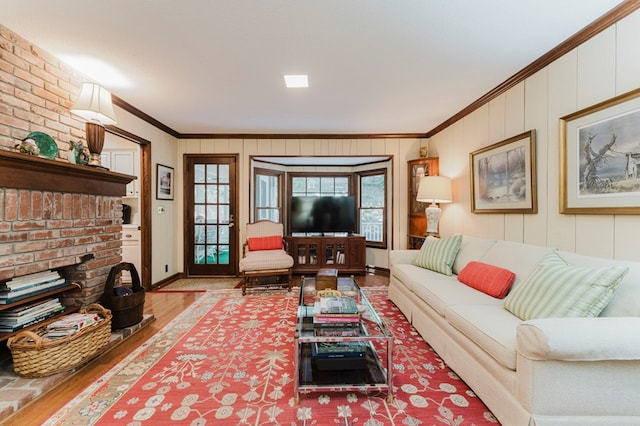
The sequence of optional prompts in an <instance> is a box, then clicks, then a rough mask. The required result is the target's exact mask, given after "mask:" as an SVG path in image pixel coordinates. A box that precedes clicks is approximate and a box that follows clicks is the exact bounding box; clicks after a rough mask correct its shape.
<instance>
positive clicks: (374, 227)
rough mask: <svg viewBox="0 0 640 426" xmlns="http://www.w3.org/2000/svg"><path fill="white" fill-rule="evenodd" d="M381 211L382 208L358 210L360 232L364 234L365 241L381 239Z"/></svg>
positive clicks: (378, 240)
mask: <svg viewBox="0 0 640 426" xmlns="http://www.w3.org/2000/svg"><path fill="white" fill-rule="evenodd" d="M382 213H383V210H382V209H361V210H360V234H361V235H364V236H365V239H366V240H367V241H375V242H382V241H383V232H382V231H383V229H382V226H383V222H384V221H383V217H382Z"/></svg>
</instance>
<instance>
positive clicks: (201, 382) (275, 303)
mask: <svg viewBox="0 0 640 426" xmlns="http://www.w3.org/2000/svg"><path fill="white" fill-rule="evenodd" d="M367 293H368V297H369V299H370V301H371V302H372V304H373V305H374V306H375V307H376V311H377V312H378V314H379V315H380V316H381V317H382V318H383V319H384V321H385V322H386V324H387V327H388V329H389V330H391V332H392V334H393V337H394V349H393V351H394V354H393V356H394V358H393V388H394V392H393V393H394V398H393V400H392V401H391V402H388V401H387V395H386V393H375V392H374V393H369V394H367V393H363V392H318V393H308V394H303V395H301V398H300V401H299V403H298V404H296V402H295V401H296V398H295V395H294V385H293V380H294V376H293V374H294V371H293V356H294V355H293V350H294V346H293V333H294V327H295V318H296V312H297V298H298V296H297V293H296V291H295V289H294V291H292V292H291V293H287V292H282V291H276V292H270V293H269V292H267V293H266V294H265V295H260V294H255V295H249V296H245V297H242V296H241V295H240V292H239V291H238V290H225V291H210V292H207V293H206V294H205V295H203V297H201V298H200V299H199V300H198V301H196V302H195V303H194V305H192V307H190V308H189V309H188V310H187V311H185V312H184V313H183V314H181V315H180V316H179V317H177V318H176V319H174V320H173V321H172V322H171V323H170V324H168V325H167V326H166V327H164V328H163V329H162V330H161V331H160V332H159V333H158V334H156V335H155V336H154V337H152V338H151V339H149V340H148V341H147V342H146V343H144V344H143V345H142V346H140V347H139V348H137V349H136V350H135V351H133V352H132V353H131V354H130V355H129V356H128V357H127V358H126V359H124V360H123V361H122V362H120V363H119V364H118V365H117V366H115V367H114V368H113V369H112V370H111V371H110V372H108V373H107V374H105V375H104V376H103V377H101V378H100V379H98V380H97V381H96V382H95V383H93V384H92V385H90V386H89V387H88V388H87V389H86V390H85V391H84V392H82V393H81V394H80V395H78V396H77V397H76V398H75V399H74V400H73V401H71V402H70V403H69V404H67V405H66V406H65V407H63V408H62V409H61V410H60V411H59V412H58V413H56V414H55V415H54V416H53V417H52V418H51V419H49V421H48V422H47V423H46V424H47V425H72V424H73V425H79V424H82V425H93V424H96V425H114V424H118V425H120V424H122V425H168V424H172V425H173V424H185V425H205V424H214V425H273V424H276V425H309V426H311V425H317V426H319V425H336V424H338V425H345V426H351V425H364V426H378V425H403V426H404V425H416V426H417V425H496V424H498V422H497V420H496V419H495V417H494V416H493V415H492V414H491V413H490V412H489V410H488V409H487V408H486V407H485V405H484V404H483V403H482V401H480V400H479V399H478V398H477V397H476V395H475V394H474V393H473V392H472V391H471V390H470V389H469V387H467V386H466V384H465V383H464V382H463V381H462V380H460V379H459V378H458V377H457V376H456V375H455V373H453V372H452V371H451V370H450V369H449V368H448V367H447V366H446V365H445V364H444V363H443V362H442V360H440V359H439V358H438V356H437V355H436V354H435V352H433V351H432V350H431V349H430V348H429V346H428V345H427V344H426V343H425V342H424V340H422V338H421V337H420V336H419V335H418V334H417V333H416V331H415V330H414V329H413V328H412V327H411V326H410V325H409V323H408V322H407V321H406V319H405V318H404V316H403V315H402V314H401V313H400V312H399V311H398V309H397V308H396V307H395V306H394V305H393V304H392V303H391V302H390V301H389V300H388V299H387V289H386V288H376V289H367Z"/></svg>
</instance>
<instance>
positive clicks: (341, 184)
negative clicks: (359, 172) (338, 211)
mask: <svg viewBox="0 0 640 426" xmlns="http://www.w3.org/2000/svg"><path fill="white" fill-rule="evenodd" d="M335 193H336V194H340V195H349V178H347V177H337V178H336V179H335Z"/></svg>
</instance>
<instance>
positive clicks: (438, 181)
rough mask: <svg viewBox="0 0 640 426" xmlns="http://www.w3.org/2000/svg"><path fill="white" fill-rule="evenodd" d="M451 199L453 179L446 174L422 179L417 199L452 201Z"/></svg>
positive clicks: (429, 201) (432, 201) (431, 201)
mask: <svg viewBox="0 0 640 426" xmlns="http://www.w3.org/2000/svg"><path fill="white" fill-rule="evenodd" d="M451 200H452V197H451V179H449V178H447V177H444V176H425V177H423V178H422V179H420V185H419V186H418V195H417V196H416V201H420V202H423V203H450V202H451Z"/></svg>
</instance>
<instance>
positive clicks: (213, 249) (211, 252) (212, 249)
mask: <svg viewBox="0 0 640 426" xmlns="http://www.w3.org/2000/svg"><path fill="white" fill-rule="evenodd" d="M207 263H218V258H217V246H207Z"/></svg>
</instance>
